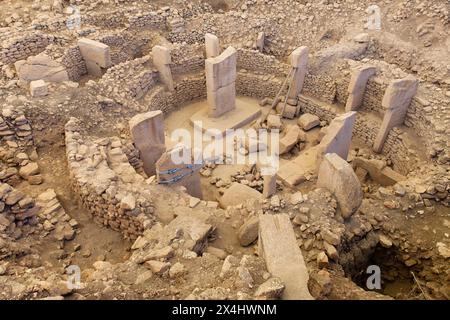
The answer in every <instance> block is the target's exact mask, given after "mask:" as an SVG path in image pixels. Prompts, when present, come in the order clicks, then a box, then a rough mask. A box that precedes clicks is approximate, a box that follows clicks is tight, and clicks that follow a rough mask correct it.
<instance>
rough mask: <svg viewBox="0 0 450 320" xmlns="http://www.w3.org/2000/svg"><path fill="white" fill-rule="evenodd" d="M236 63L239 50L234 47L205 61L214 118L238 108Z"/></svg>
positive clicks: (210, 106)
mask: <svg viewBox="0 0 450 320" xmlns="http://www.w3.org/2000/svg"><path fill="white" fill-rule="evenodd" d="M236 63H237V52H236V49H234V48H233V47H228V48H227V49H226V50H225V51H224V52H222V54H221V55H219V56H218V57H215V58H209V59H206V61H205V69H206V89H207V100H208V106H209V116H210V117H212V118H217V117H220V116H221V115H223V114H224V113H226V112H228V111H231V110H233V109H234V108H236V87H235V81H236Z"/></svg>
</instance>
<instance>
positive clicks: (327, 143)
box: [316, 111, 356, 169]
mask: <svg viewBox="0 0 450 320" xmlns="http://www.w3.org/2000/svg"><path fill="white" fill-rule="evenodd" d="M355 120H356V112H355V111H351V112H347V113H344V114H342V115H340V116H337V117H336V118H334V119H333V121H331V123H330V125H329V126H328V127H327V130H326V134H325V136H324V137H323V138H322V140H321V141H320V144H319V146H318V153H317V161H316V163H317V169H318V167H319V166H320V164H321V162H322V159H323V157H324V155H325V154H327V153H336V154H337V155H338V156H339V157H341V158H342V159H347V156H348V151H349V149H350V143H351V140H352V135H353V126H354V124H355Z"/></svg>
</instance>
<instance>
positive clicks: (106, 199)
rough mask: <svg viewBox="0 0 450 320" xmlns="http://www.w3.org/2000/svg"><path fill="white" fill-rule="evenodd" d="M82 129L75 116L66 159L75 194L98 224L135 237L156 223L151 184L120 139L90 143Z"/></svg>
mask: <svg viewBox="0 0 450 320" xmlns="http://www.w3.org/2000/svg"><path fill="white" fill-rule="evenodd" d="M79 130H80V129H79V123H78V120H77V119H75V118H71V119H70V120H69V122H68V123H67V124H66V126H65V134H66V154H67V161H68V167H69V174H70V179H71V182H72V187H73V189H74V191H75V193H76V194H77V195H78V196H79V197H80V200H81V203H82V204H83V205H84V206H85V207H86V208H87V209H88V210H89V211H90V212H91V214H92V215H93V218H94V220H95V221H96V222H97V223H99V224H102V225H104V226H109V227H111V228H112V229H113V230H116V231H120V232H121V233H122V234H123V235H124V236H125V237H126V238H131V239H136V238H137V237H138V236H139V235H141V234H142V232H143V231H144V230H145V229H147V228H150V227H151V226H152V225H153V223H154V217H153V210H154V209H153V205H152V199H151V196H152V192H151V191H150V186H149V185H148V184H146V183H145V182H144V178H143V177H142V176H140V175H139V174H137V173H136V171H135V170H134V168H133V167H132V166H131V165H130V163H129V162H128V158H127V156H126V155H125V154H124V152H123V150H122V147H123V146H122V143H121V141H120V139H119V138H116V137H112V138H103V139H100V140H98V141H95V142H91V141H86V139H85V138H84V137H82V135H81V134H80V131H79Z"/></svg>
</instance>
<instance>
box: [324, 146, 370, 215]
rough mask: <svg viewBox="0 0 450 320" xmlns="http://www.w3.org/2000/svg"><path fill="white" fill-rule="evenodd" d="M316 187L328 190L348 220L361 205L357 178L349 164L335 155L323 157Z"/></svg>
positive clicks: (361, 195) (361, 197) (360, 192)
mask: <svg viewBox="0 0 450 320" xmlns="http://www.w3.org/2000/svg"><path fill="white" fill-rule="evenodd" d="M317 186H319V187H323V188H326V189H328V190H329V191H330V192H331V193H332V194H333V195H334V196H335V197H336V200H337V201H338V203H339V207H340V209H341V213H342V216H343V217H344V218H349V217H350V216H351V215H352V214H353V213H354V212H355V211H356V210H357V209H358V208H359V206H360V205H361V203H362V199H363V193H362V190H361V184H360V183H359V180H358V177H357V176H356V174H355V172H354V171H353V169H352V167H351V166H350V164H348V162H347V161H345V160H343V159H342V158H341V157H339V156H338V155H337V154H336V153H327V154H326V155H325V157H324V159H323V161H322V164H321V165H320V169H319V173H318V178H317Z"/></svg>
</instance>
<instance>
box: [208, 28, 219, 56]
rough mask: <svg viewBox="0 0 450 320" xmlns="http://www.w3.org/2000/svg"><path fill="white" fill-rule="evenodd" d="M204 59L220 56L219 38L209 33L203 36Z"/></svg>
mask: <svg viewBox="0 0 450 320" xmlns="http://www.w3.org/2000/svg"><path fill="white" fill-rule="evenodd" d="M205 49H206V58H207V59H208V58H215V57H217V56H218V55H219V54H220V47H219V38H217V37H216V36H215V35H213V34H211V33H207V34H205Z"/></svg>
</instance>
